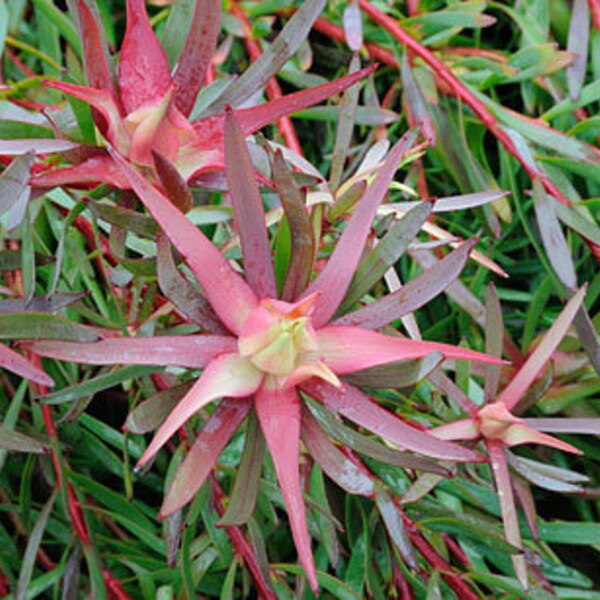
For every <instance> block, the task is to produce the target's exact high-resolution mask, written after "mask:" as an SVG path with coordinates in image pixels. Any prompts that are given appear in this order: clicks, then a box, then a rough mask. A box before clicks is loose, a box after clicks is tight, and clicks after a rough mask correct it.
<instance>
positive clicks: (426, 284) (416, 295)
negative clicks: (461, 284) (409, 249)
mask: <svg viewBox="0 0 600 600" xmlns="http://www.w3.org/2000/svg"><path fill="white" fill-rule="evenodd" d="M476 243H477V240H476V239H473V240H469V241H466V242H464V243H463V244H461V245H460V246H459V247H458V248H457V249H456V250H454V251H453V252H452V253H450V254H449V255H448V256H446V257H445V258H444V259H442V260H441V261H439V262H437V263H436V264H435V265H434V266H432V267H431V268H430V269H427V270H426V271H425V272H424V273H423V274H422V275H419V276H418V277H415V279H412V280H411V281H409V282H408V283H407V284H406V285H404V286H402V287H401V288H400V289H398V290H396V291H395V292H392V293H391V294H388V295H387V296H384V297H383V298H380V299H378V300H376V301H375V302H372V303H371V304H367V305H366V306H364V307H363V308H359V309H358V310H356V311H354V312H351V313H348V314H347V315H344V316H343V317H340V318H339V319H337V320H336V321H335V324H336V325H356V326H359V327H365V328H367V329H379V328H380V327H383V326H384V325H387V324H389V323H391V322H392V321H394V320H395V319H399V318H401V317H403V316H404V315H407V314H409V313H411V312H414V311H415V310H417V309H418V308H420V307H421V306H423V305H425V304H427V302H429V301H430V300H431V299H432V298H435V297H436V296H437V295H438V294H440V293H442V292H443V291H444V290H445V289H446V288H447V287H448V286H449V285H451V284H452V283H453V282H454V281H455V280H456V278H457V277H458V276H459V275H460V272H461V271H462V270H463V268H464V266H465V264H466V262H467V259H468V258H469V253H470V252H471V250H472V249H473V247H474V246H475V244H476Z"/></svg>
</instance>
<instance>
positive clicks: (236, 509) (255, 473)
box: [219, 411, 266, 527]
mask: <svg viewBox="0 0 600 600" xmlns="http://www.w3.org/2000/svg"><path fill="white" fill-rule="evenodd" d="M265 447H266V446H265V438H264V436H263V434H262V432H261V430H260V428H259V426H258V421H257V419H256V413H255V412H254V411H252V413H251V414H250V417H249V418H248V425H247V427H246V439H245V441H244V449H243V451H242V460H241V462H240V465H239V467H238V469H237V474H236V477H235V483H234V484H233V490H232V492H231V496H230V501H229V506H228V507H227V510H226V511H225V514H224V515H223V516H222V517H221V519H220V521H219V526H223V527H229V526H232V525H242V524H244V523H246V522H248V520H249V519H250V517H251V516H252V513H253V512H254V508H255V506H256V500H257V498H258V484H259V482H260V474H261V471H262V466H263V461H264V455H265Z"/></svg>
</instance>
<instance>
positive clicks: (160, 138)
mask: <svg viewBox="0 0 600 600" xmlns="http://www.w3.org/2000/svg"><path fill="white" fill-rule="evenodd" d="M220 4H221V3H220V2H216V1H215V2H214V3H213V6H212V9H213V13H214V14H213V15H212V17H213V18H212V19H211V20H210V27H202V22H201V20H200V19H201V18H202V16H203V15H201V14H196V13H198V11H196V13H195V14H194V22H193V23H192V27H191V28H190V33H189V37H188V42H187V45H186V48H185V49H184V52H183V54H182V58H181V60H180V62H179V64H178V66H177V68H176V70H175V72H174V73H173V74H172V73H171V71H170V69H169V64H168V60H167V56H166V54H165V51H164V49H163V47H162V46H161V44H160V42H159V40H158V38H157V37H156V35H155V34H154V31H153V30H152V27H151V25H150V22H149V20H148V16H147V14H146V8H145V4H144V0H128V1H127V29H126V32H125V37H124V39H123V44H122V47H121V53H120V60H119V72H118V77H117V80H116V85H115V84H114V83H113V78H112V75H111V73H110V69H109V66H108V62H107V60H106V57H105V55H104V50H103V44H102V41H101V40H102V34H101V28H100V27H99V25H98V23H97V21H96V19H95V17H94V15H93V13H92V11H91V10H90V8H89V7H88V5H87V3H86V2H85V0H78V2H77V5H78V9H79V17H80V24H81V29H82V31H83V32H84V36H83V44H84V53H85V59H86V60H85V66H86V73H87V78H88V83H89V87H85V86H81V85H74V84H71V83H65V82H59V81H49V82H47V85H48V86H50V87H53V88H55V89H58V90H61V91H63V92H64V93H66V94H69V95H71V96H73V97H75V98H79V99H80V100H83V101H84V102H87V103H88V104H89V105H90V106H91V107H92V109H93V110H92V116H93V118H94V121H95V123H96V126H97V128H98V131H99V132H100V133H101V135H102V137H103V138H104V142H103V143H101V145H102V146H105V145H109V146H112V147H113V148H115V149H116V150H117V151H118V152H119V154H120V155H121V156H124V157H125V158H127V159H128V160H129V161H130V162H131V163H132V164H134V165H136V166H139V167H145V168H146V174H147V176H150V177H152V179H153V180H154V181H155V182H157V183H159V184H160V181H161V179H160V175H159V172H157V171H156V170H154V167H155V159H154V153H158V154H160V155H161V157H163V158H164V159H166V160H167V161H168V162H169V163H171V164H172V165H173V166H174V167H175V169H176V171H177V172H178V173H179V176H180V177H181V178H182V179H183V180H184V181H189V180H191V179H194V178H196V177H198V176H200V175H202V174H203V173H205V172H209V171H222V170H223V169H224V167H225V158H224V150H223V143H224V141H223V140H224V133H223V128H224V114H223V113H222V112H221V113H218V114H215V115H213V116H210V117H206V118H203V119H199V120H196V121H195V122H193V123H192V122H190V121H189V120H188V117H189V115H190V113H191V111H192V108H193V105H194V102H195V99H196V96H197V95H198V92H199V90H200V87H201V85H202V84H203V82H204V81H203V80H204V76H205V74H206V72H207V71H208V68H209V65H210V59H211V56H212V51H213V49H214V46H215V43H216V39H217V35H218V32H219V19H218V18H216V17H215V15H219V14H220ZM199 32H202V35H204V36H205V37H206V38H207V39H203V40H199V39H197V36H198V35H199ZM188 46H189V48H188ZM194 52H196V53H198V56H196V57H194V55H193V53H194ZM194 58H196V60H194ZM374 68H375V66H371V67H368V68H366V69H363V70H362V71H358V72H356V73H352V74H350V75H347V76H346V77H342V78H341V79H338V80H336V81H334V82H331V83H327V84H324V85H320V86H317V87H315V88H311V89H308V90H303V91H300V92H297V93H295V94H290V95H289V96H285V97H283V98H280V99H277V100H274V101H271V102H267V103H265V104H261V105H258V106H255V107H252V108H248V109H245V110H242V111H240V112H239V113H238V115H239V116H238V118H239V121H240V125H241V128H242V130H243V132H244V135H246V136H247V135H250V134H252V133H254V132H256V131H258V130H259V129H261V128H262V127H264V126H265V125H267V124H269V123H271V122H273V121H275V120H276V119H278V118H279V117H281V116H284V115H287V114H289V113H290V112H292V111H296V110H299V109H301V108H306V107H307V106H310V105H312V104H317V103H319V102H322V101H323V100H325V99H327V98H329V97H330V96H332V95H334V94H337V93H339V92H340V91H343V90H344V89H346V88H347V87H349V86H351V85H352V84H354V83H356V82H357V81H359V80H360V79H361V78H363V77H364V76H365V75H367V74H368V73H370V72H372V71H373V70H374ZM87 150H88V151H89V148H88V149H87ZM83 154H85V152H84V153H83ZM92 154H93V157H91V158H88V159H87V160H83V161H82V162H80V163H79V164H76V165H73V166H69V167H65V168H61V169H58V170H53V171H50V172H46V173H43V174H40V175H39V176H37V177H34V178H33V179H32V183H33V184H34V185H36V186H40V187H50V186H58V185H68V184H84V183H94V182H104V183H108V184H110V185H113V186H116V187H118V188H128V187H129V182H128V179H127V178H126V177H124V176H123V174H122V171H121V170H119V169H115V165H114V163H113V161H112V160H111V159H110V157H109V156H108V155H106V154H101V155H98V150H97V149H94V151H93V153H92Z"/></svg>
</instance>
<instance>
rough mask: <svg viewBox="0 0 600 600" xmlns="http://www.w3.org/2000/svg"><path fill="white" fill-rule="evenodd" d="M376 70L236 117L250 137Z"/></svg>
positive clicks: (244, 110)
mask: <svg viewBox="0 0 600 600" xmlns="http://www.w3.org/2000/svg"><path fill="white" fill-rule="evenodd" d="M263 56H264V54H263ZM375 69H377V65H370V66H368V67H366V68H364V69H361V70H360V71H357V72H356V73H350V74H349V75H345V76H344V77H340V78H339V79H335V80H334V81H330V82H328V83H324V84H323V85H317V86H315V87H313V88H309V89H307V90H301V91H299V92H294V93H293V94H288V95H286V96H282V97H281V98H276V99H274V100H271V101H270V102H265V103H263V104H259V105H257V106H253V107H251V108H242V109H239V110H236V112H235V116H236V118H237V120H238V123H239V124H240V127H241V128H242V131H243V132H244V135H249V134H251V133H254V132H256V131H258V130H259V129H261V128H262V127H264V126H265V125H268V124H269V123H272V122H273V121H275V120H277V119H279V118H280V117H283V116H285V115H289V114H290V113H293V112H294V111H297V110H300V109H302V108H306V107H307V106H312V105H313V104H318V103H319V102H323V100H327V98H331V96H334V95H335V94H339V93H340V92H343V91H344V90H345V89H346V88H348V87H350V86H351V85H354V84H355V83H356V82H357V81H360V80H361V79H363V78H364V77H366V76H367V75H369V74H370V73H372V72H373V71H375ZM238 81H239V80H238ZM215 118H217V116H215ZM198 123H202V121H198Z"/></svg>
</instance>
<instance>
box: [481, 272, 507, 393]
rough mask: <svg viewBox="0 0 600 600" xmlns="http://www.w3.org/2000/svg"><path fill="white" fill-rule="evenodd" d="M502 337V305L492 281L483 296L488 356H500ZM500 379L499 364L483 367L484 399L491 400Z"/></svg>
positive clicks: (496, 390)
mask: <svg viewBox="0 0 600 600" xmlns="http://www.w3.org/2000/svg"><path fill="white" fill-rule="evenodd" d="M503 339H504V322H503V319H502V307H501V306H500V300H499V299H498V294H497V293H496V288H495V287H494V284H493V283H490V285H489V287H488V291H487V293H486V297H485V351H486V354H489V355H490V356H497V357H498V358H500V357H501V356H502V342H503ZM499 381H500V366H499V365H486V367H485V399H486V401H487V402H493V401H494V400H495V398H496V393H497V392H498V383H499Z"/></svg>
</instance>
